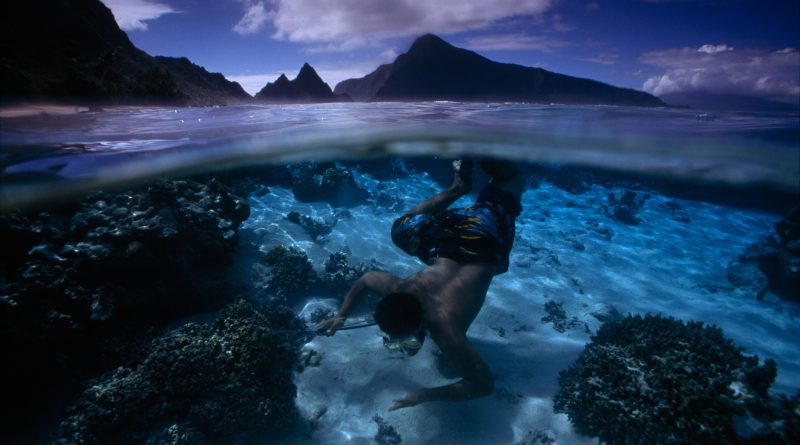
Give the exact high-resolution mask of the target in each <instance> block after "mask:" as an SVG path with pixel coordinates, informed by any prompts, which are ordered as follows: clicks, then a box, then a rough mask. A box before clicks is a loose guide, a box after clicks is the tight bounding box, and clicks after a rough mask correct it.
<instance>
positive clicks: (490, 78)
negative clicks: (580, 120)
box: [334, 34, 666, 107]
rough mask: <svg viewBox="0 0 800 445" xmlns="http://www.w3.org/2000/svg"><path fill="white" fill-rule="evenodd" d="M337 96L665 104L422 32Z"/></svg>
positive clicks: (337, 90)
mask: <svg viewBox="0 0 800 445" xmlns="http://www.w3.org/2000/svg"><path fill="white" fill-rule="evenodd" d="M334 93H336V94H347V95H348V96H350V97H351V98H352V99H353V100H357V101H430V100H453V101H470V102H496V101H499V102H530V103H559V104H603V105H631V106H644V107H663V106H666V104H665V103H664V102H662V101H661V100H660V99H658V98H657V97H655V96H653V95H651V94H648V93H645V92H642V91H637V90H633V89H630V88H619V87H615V86H612V85H608V84H605V83H602V82H598V81H595V80H590V79H582V78H578V77H572V76H567V75H564V74H558V73H553V72H550V71H547V70H544V69H542V68H533V67H526V66H521V65H515V64H510V63H499V62H494V61H492V60H489V59H487V58H486V57H483V56H481V55H479V54H477V53H475V52H473V51H469V50H466V49H463V48H457V47H455V46H453V45H451V44H449V43H447V42H446V41H444V40H442V39H441V38H439V37H437V36H435V35H433V34H426V35H423V36H421V37H419V38H417V39H416V41H414V44H413V45H411V48H410V49H409V50H408V52H406V53H404V54H401V55H400V56H398V57H397V58H396V59H395V60H394V62H392V63H391V64H386V65H381V66H380V67H378V68H377V69H376V70H375V71H373V72H372V73H370V74H368V75H366V76H364V77H362V78H360V79H348V80H345V81H342V82H340V83H339V84H337V85H336V88H335V89H334Z"/></svg>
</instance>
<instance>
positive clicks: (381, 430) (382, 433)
mask: <svg viewBox="0 0 800 445" xmlns="http://www.w3.org/2000/svg"><path fill="white" fill-rule="evenodd" d="M372 421H373V422H375V423H376V424H378V432H377V433H376V434H375V438H374V439H375V442H377V443H379V444H380V445H399V444H400V443H401V442H402V441H403V439H402V438H401V437H400V434H398V433H397V431H396V430H395V429H394V427H393V426H391V425H389V423H387V422H386V421H385V420H383V418H382V417H381V416H374V417H373V418H372Z"/></svg>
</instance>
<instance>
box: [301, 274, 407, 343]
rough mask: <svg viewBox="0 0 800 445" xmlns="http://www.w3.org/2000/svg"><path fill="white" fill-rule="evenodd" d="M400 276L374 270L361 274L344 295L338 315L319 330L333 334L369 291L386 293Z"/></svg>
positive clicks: (323, 323)
mask: <svg viewBox="0 0 800 445" xmlns="http://www.w3.org/2000/svg"><path fill="white" fill-rule="evenodd" d="M398 281H400V278H397V277H396V276H394V275H392V274H390V273H388V272H380V271H377V270H373V271H370V272H367V273H365V274H364V275H362V276H361V278H359V279H358V280H356V282H355V283H353V286H352V287H350V290H349V291H348V292H347V295H345V296H344V300H343V301H342V305H341V307H339V311H338V312H337V313H336V316H334V317H332V318H329V319H327V320H323V321H322V323H320V325H319V328H318V329H317V332H318V333H320V334H323V335H333V334H334V333H335V332H336V329H338V328H340V327H341V326H342V324H344V321H345V320H346V319H347V314H349V313H350V310H351V309H352V308H353V306H355V305H356V304H357V303H358V302H359V301H360V300H361V298H362V297H363V296H364V295H366V293H367V292H375V293H377V294H379V295H386V294H388V293H390V292H391V291H392V289H393V288H394V286H395V284H396V283H397V282H398Z"/></svg>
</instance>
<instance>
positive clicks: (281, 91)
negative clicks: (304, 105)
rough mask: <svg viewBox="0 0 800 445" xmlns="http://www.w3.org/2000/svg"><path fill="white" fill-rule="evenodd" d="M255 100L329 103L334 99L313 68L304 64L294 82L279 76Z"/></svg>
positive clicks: (284, 76) (283, 75)
mask: <svg viewBox="0 0 800 445" xmlns="http://www.w3.org/2000/svg"><path fill="white" fill-rule="evenodd" d="M256 99H260V100H266V101H275V102H330V101H334V100H336V97H335V96H334V94H333V91H331V87H329V86H328V84H326V83H325V82H324V81H323V80H322V79H321V78H320V77H319V74H317V72H316V71H315V70H314V68H313V67H312V66H311V65H309V64H308V63H305V64H303V67H302V68H300V72H299V73H297V77H295V78H294V80H289V79H288V78H287V77H286V75H285V74H281V77H279V78H278V80H276V81H275V83H268V84H267V86H265V87H264V88H263V89H262V90H261V91H259V92H258V94H256Z"/></svg>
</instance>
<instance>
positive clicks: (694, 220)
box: [0, 102, 800, 444]
mask: <svg viewBox="0 0 800 445" xmlns="http://www.w3.org/2000/svg"><path fill="white" fill-rule="evenodd" d="M703 113H704V111H703V110H689V109H644V108H626V107H602V106H591V107H578V106H561V105H552V106H547V105H523V104H463V103H446V102H445V103H410V104H401V103H373V104H324V105H294V106H250V105H248V106H231V107H219V108H182V109H165V108H119V109H109V110H107V111H105V112H99V113H79V114H69V115H38V116H30V117H22V118H13V119H8V118H3V119H2V120H0V141H1V143H2V146H1V147H0V166H2V173H0V204H1V205H0V210H7V209H8V208H12V207H15V206H29V207H31V208H34V209H35V208H36V207H37V206H47V205H49V204H51V203H52V200H53V199H54V198H60V197H68V196H70V195H73V194H78V195H79V194H81V193H85V192H87V191H90V190H93V189H95V188H99V187H105V186H120V185H128V184H129V183H136V182H137V181H141V180H143V179H148V178H151V177H154V176H165V175H166V176H176V175H181V174H187V173H197V172H209V171H219V170H226V169H231V168H236V167H243V166H253V165H259V164H284V163H289V162H294V161H301V160H348V159H349V160H352V159H360V158H371V157H383V156H401V157H402V156H438V157H446V158H455V157H459V156H462V155H478V156H487V155H492V156H498V157H504V158H508V159H512V160H518V161H525V162H536V163H544V164H548V165H551V166H552V165H561V166H563V165H567V166H583V167H593V168H600V169H603V170H605V171H609V172H618V173H624V174H636V175H637V176H636V177H637V178H644V179H648V178H652V179H659V180H680V183H681V184H682V185H683V186H687V185H688V188H697V189H703V188H705V187H711V186H733V188H732V189H731V190H744V191H750V192H752V193H751V196H752V195H755V196H758V195H759V194H763V197H764V200H768V199H771V198H773V197H774V196H780V197H790V198H789V199H793V198H792V197H795V198H796V196H797V193H798V191H800V121H799V120H798V114H797V113H784V114H780V113H752V112H749V113H744V112H728V113H722V112H715V113H714V116H713V117H709V116H708V115H703ZM354 176H355V180H356V182H357V184H358V185H359V186H360V187H363V188H364V189H366V190H368V191H370V192H377V191H378V190H381V191H383V192H385V193H387V194H388V195H390V196H392V197H393V198H394V199H395V200H396V201H395V202H396V203H397V207H398V208H401V209H402V210H396V209H389V208H386V207H384V206H380V205H377V204H376V203H374V202H368V203H367V204H363V205H359V206H356V207H353V208H351V209H348V210H347V212H346V213H345V212H342V211H341V209H337V208H334V207H332V206H331V205H330V204H328V203H325V202H318V203H301V202H298V201H297V200H296V199H295V198H294V196H293V194H292V191H291V190H288V189H285V188H282V187H270V191H269V193H266V194H259V195H252V196H249V197H248V199H249V202H250V206H251V215H250V217H249V218H248V219H247V220H246V221H245V222H244V223H243V224H242V226H241V227H240V229H239V236H240V241H239V243H240V244H241V245H245V246H251V247H254V248H255V249H256V250H257V251H258V252H262V253H263V252H267V251H269V249H271V248H272V247H274V246H276V245H291V246H294V247H297V248H299V249H301V250H302V251H304V252H305V253H306V254H307V255H308V257H309V259H310V260H311V262H312V264H313V266H314V267H315V268H316V269H317V270H321V269H322V267H323V263H324V261H325V259H326V258H327V257H328V255H330V254H331V253H333V252H336V251H339V250H341V249H347V250H348V251H350V252H351V258H350V260H351V262H352V263H359V262H367V261H370V260H376V261H378V263H379V264H380V266H381V267H382V268H383V269H385V270H388V271H390V272H392V273H395V274H397V275H399V276H407V275H409V274H411V273H413V272H415V271H416V270H419V269H420V268H421V267H423V265H422V263H420V262H419V261H418V260H417V259H415V258H411V257H409V256H408V255H405V254H404V253H403V252H402V251H400V250H399V249H397V248H396V247H395V246H394V245H393V244H392V242H391V239H390V237H389V233H388V232H389V227H390V226H391V223H392V221H393V220H394V218H396V217H397V216H398V212H402V211H403V210H407V209H408V208H410V207H411V206H413V205H415V204H416V203H418V202H420V201H421V200H423V199H425V198H427V197H429V196H431V195H432V194H434V193H436V192H437V191H438V190H440V188H441V185H439V184H437V182H436V181H434V178H433V177H432V176H431V175H429V174H428V173H426V172H415V173H413V174H411V175H410V176H408V177H406V178H400V179H393V180H378V179H376V178H375V177H373V176H372V175H370V174H369V172H368V171H367V172H363V171H362V172H359V171H355V170H354ZM623 191H624V189H623V188H622V187H621V186H620V187H617V186H614V185H608V184H606V185H600V184H594V185H591V186H590V187H588V189H587V190H584V191H582V192H580V193H568V192H566V191H564V190H562V189H560V188H558V187H556V186H555V185H553V184H550V183H549V182H547V181H541V182H536V183H531V184H530V186H529V187H528V189H527V190H526V192H525V193H524V195H523V198H522V204H523V208H524V210H523V213H522V215H521V216H520V217H519V219H518V223H517V239H516V241H515V245H514V249H513V251H512V254H511V267H510V269H509V272H508V273H507V274H503V275H501V276H499V277H497V278H496V279H495V280H494V282H493V284H492V287H491V288H490V291H489V293H488V295H487V300H486V304H485V305H484V308H483V309H482V311H481V313H480V314H479V316H478V318H477V319H476V321H475V323H474V324H473V325H472V327H471V329H470V331H469V335H470V339H471V340H472V341H473V342H474V343H475V345H476V348H477V349H478V351H479V352H480V353H481V354H482V355H483V356H484V358H485V359H486V360H487V362H488V363H489V364H490V366H491V367H492V370H493V372H494V373H495V375H496V386H497V388H498V395H497V396H491V397H487V398H485V399H481V400H478V401H473V402H469V403H468V404H432V405H430V406H428V405H425V406H424V407H420V408H417V409H414V410H407V411H398V412H394V413H389V414H387V413H386V409H387V408H388V406H390V405H391V401H392V400H393V399H394V398H397V397H399V396H401V395H402V394H403V393H404V392H407V391H408V390H412V389H414V388H415V387H419V386H432V385H436V384H441V383H443V382H446V381H447V380H443V379H442V377H441V375H439V374H438V373H437V372H436V366H435V360H436V358H435V356H434V354H433V351H432V348H431V347H427V348H426V349H423V350H422V352H421V353H420V354H419V355H418V356H417V357H415V359H414V360H397V359H396V358H391V357H387V356H385V355H383V354H382V352H376V351H382V347H381V346H380V342H381V340H380V335H379V333H378V332H377V329H375V330H367V333H366V334H365V333H364V332H363V331H361V332H348V333H344V332H342V333H339V334H337V335H336V336H334V337H332V338H317V339H314V340H313V341H312V342H311V343H309V344H308V345H307V346H306V348H308V349H315V350H318V351H325V352H324V356H323V359H322V363H321V365H320V366H319V367H316V368H310V369H308V370H306V371H305V372H304V373H302V374H298V375H297V377H296V382H295V383H296V384H297V386H298V398H297V403H298V407H299V408H300V410H301V412H302V413H304V414H305V415H306V416H309V417H311V416H313V415H314V412H315V411H317V410H318V409H319V407H320V406H325V407H327V409H328V414H327V415H326V417H325V418H324V419H323V420H324V421H323V422H321V425H320V427H319V429H318V430H317V431H316V432H315V433H314V434H313V436H312V437H311V438H308V437H296V438H293V439H292V440H291V443H301V442H302V443H330V444H335V443H344V442H350V443H369V442H370V440H371V438H372V437H373V436H374V435H375V424H374V423H373V422H371V421H370V420H369V419H371V417H372V416H373V415H374V414H375V413H381V416H383V417H384V418H385V419H386V420H387V421H388V422H389V423H390V424H392V425H394V427H395V428H396V429H397V430H398V432H399V433H400V434H401V435H402V436H403V438H404V443H434V442H435V443H438V444H450V443H452V444H465V443H475V444H478V443H517V442H519V441H520V440H521V439H522V438H523V437H525V434H526V432H527V431H531V430H537V431H538V430H546V431H547V432H548V434H549V435H550V436H551V437H555V438H556V442H557V443H596V440H595V439H591V438H586V437H583V436H580V435H578V434H577V433H576V432H575V431H574V430H573V429H572V428H571V426H570V425H569V422H568V420H567V419H566V416H565V415H563V414H556V413H554V412H553V410H552V402H551V398H552V396H553V395H554V394H555V392H556V391H557V389H558V386H557V382H556V378H557V375H558V372H559V371H560V370H562V369H564V368H565V367H567V366H569V364H570V363H572V362H573V361H574V360H575V359H577V357H578V356H579V355H580V353H581V351H582V350H583V347H584V345H585V344H586V342H587V341H589V337H590V333H591V332H595V331H596V329H597V328H598V327H599V325H600V322H599V321H598V319H597V318H596V317H594V316H593V315H592V314H594V313H598V312H600V313H602V312H607V311H608V310H610V308H612V307H613V308H614V309H616V310H618V311H620V312H622V313H628V312H630V313H660V314H665V315H671V316H674V317H676V318H679V319H681V320H701V321H704V322H706V323H710V324H715V325H718V326H720V327H721V328H723V330H724V331H725V333H726V335H727V336H728V337H729V338H731V339H733V340H734V341H735V342H736V343H737V344H739V345H741V346H742V347H743V348H745V351H746V352H747V353H748V354H758V355H759V356H760V357H761V358H774V359H775V360H776V361H777V362H778V370H779V372H778V377H777V380H776V382H775V384H774V386H773V390H774V391H779V392H786V393H793V392H794V391H796V390H797V388H800V353H798V351H799V350H800V348H797V338H800V320H799V319H798V315H800V307H799V306H798V305H797V304H795V303H791V302H787V301H784V300H781V299H779V298H777V297H776V296H774V295H768V296H767V298H766V300H764V301H759V300H757V299H756V298H755V296H754V295H751V294H748V293H747V292H746V291H744V290H742V289H739V288H735V287H734V286H732V285H731V284H730V283H729V281H728V278H727V277H726V267H727V265H728V264H729V262H730V261H732V260H733V259H735V258H736V257H737V256H739V255H740V254H741V253H742V252H743V251H744V250H745V249H746V248H747V247H748V246H749V245H750V244H752V243H754V242H758V241H759V240H762V239H763V238H764V237H768V236H771V235H772V234H773V233H774V229H773V227H774V224H775V223H776V222H778V221H779V220H780V219H781V217H782V216H783V215H781V214H779V213H776V212H773V211H770V210H765V209H753V206H741V207H737V206H736V205H735V203H733V204H731V203H726V204H720V203H715V202H705V201H703V200H698V199H688V198H683V197H677V198H676V197H671V196H665V195H661V194H658V193H653V192H651V191H647V192H649V193H652V196H651V198H650V199H649V200H647V201H646V203H645V205H644V207H643V208H642V210H641V212H640V214H639V216H640V217H641V219H642V220H643V222H642V223H641V224H639V225H627V224H623V223H621V222H619V221H614V220H612V219H610V218H609V217H608V215H607V213H605V211H604V206H605V205H606V204H607V199H608V195H609V193H614V194H617V195H619V194H621V193H622V192H623ZM471 199H474V197H470V196H467V197H464V198H462V200H461V201H459V202H457V203H456V205H462V204H467V203H469V202H470V200H471ZM780 199H783V198H780ZM668 202H671V203H676V204H677V205H678V206H679V207H680V208H681V209H683V211H684V212H685V213H686V215H688V216H689V217H690V220H689V221H688V222H686V221H680V220H676V219H674V218H673V216H674V215H673V214H671V213H670V208H671V207H670V206H669V205H668V204H667V203H668ZM782 204H784V207H789V206H791V205H792V204H796V202H795V203H793V202H784V203H782ZM290 211H298V212H301V213H303V214H307V215H309V216H311V217H312V218H315V219H317V220H323V221H336V225H335V226H334V228H333V231H332V232H331V233H330V234H328V235H325V236H323V237H322V239H321V240H314V239H312V238H311V237H309V235H308V234H307V233H305V232H304V231H303V230H302V229H301V228H300V227H298V226H297V225H294V224H291V223H289V222H288V221H286V219H285V216H286V215H287V214H288V213H289V212H290ZM598 227H600V228H603V229H607V230H609V231H610V232H611V233H613V238H608V237H604V236H602V233H601V232H600V231H598ZM554 258H555V260H554ZM260 263H261V260H260V259H253V258H251V257H245V256H240V257H238V258H236V259H235V261H234V269H235V270H236V273H237V274H238V275H237V276H238V277H239V278H238V279H241V280H243V281H248V282H252V283H254V284H252V285H254V286H256V287H257V286H261V285H263V283H260V282H259V277H263V274H264V270H263V268H264V266H263V265H261V264H260ZM339 298H341V296H335V295H310V296H309V298H308V299H307V300H306V301H303V302H301V303H300V304H299V305H298V306H297V307H296V308H295V309H296V310H297V312H298V313H299V314H300V315H308V314H307V312H308V311H309V310H310V309H311V308H314V307H317V306H323V307H330V308H335V307H336V305H337V304H338V301H339ZM549 300H553V301H557V302H560V303H562V304H563V305H564V309H565V311H566V312H567V314H568V315H569V316H570V317H575V320H576V321H577V324H576V325H575V326H577V327H572V328H570V329H567V330H566V331H565V332H557V331H556V330H554V329H552V328H551V327H550V326H549V325H545V324H543V323H541V321H540V320H541V318H542V317H543V316H544V315H546V314H545V312H544V310H543V305H544V303H545V302H546V301H549ZM584 327H585V329H584ZM500 332H503V335H500V334H499V333H500ZM387 382H388V383H387ZM401 383H402V384H401ZM465 419H466V420H465ZM304 441H305V442H304Z"/></svg>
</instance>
